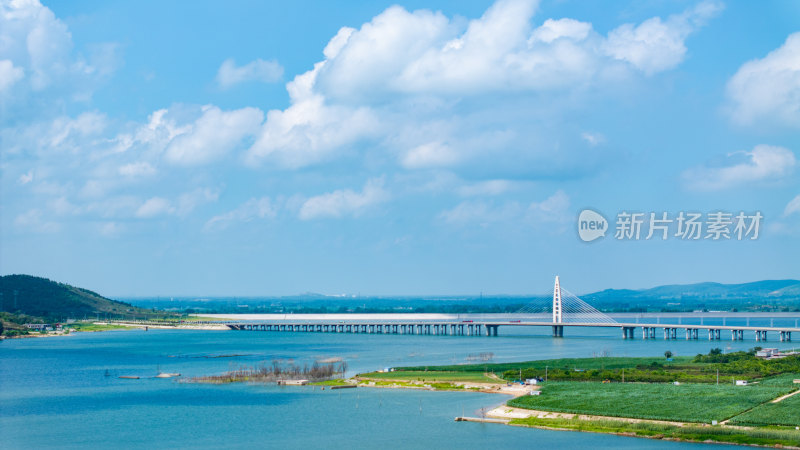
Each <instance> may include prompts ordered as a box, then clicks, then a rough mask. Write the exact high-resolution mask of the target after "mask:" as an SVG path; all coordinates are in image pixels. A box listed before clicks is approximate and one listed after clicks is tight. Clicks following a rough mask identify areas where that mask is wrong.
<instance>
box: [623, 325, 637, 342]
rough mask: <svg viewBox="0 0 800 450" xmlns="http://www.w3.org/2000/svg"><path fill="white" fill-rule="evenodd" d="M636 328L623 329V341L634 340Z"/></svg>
mask: <svg viewBox="0 0 800 450" xmlns="http://www.w3.org/2000/svg"><path fill="white" fill-rule="evenodd" d="M634 330H635V328H634V327H622V339H633V331H634Z"/></svg>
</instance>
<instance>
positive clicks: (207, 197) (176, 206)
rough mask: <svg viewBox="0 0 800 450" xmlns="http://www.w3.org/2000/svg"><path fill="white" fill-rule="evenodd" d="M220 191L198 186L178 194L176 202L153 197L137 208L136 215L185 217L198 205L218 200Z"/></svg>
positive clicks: (141, 216)
mask: <svg viewBox="0 0 800 450" xmlns="http://www.w3.org/2000/svg"><path fill="white" fill-rule="evenodd" d="M218 198H219V191H218V190H213V189H209V188H197V189H195V190H193V191H190V192H185V193H183V194H181V195H180V196H178V199H177V200H176V201H175V202H170V201H169V200H167V199H165V198H163V197H151V198H149V199H147V200H146V201H145V202H144V203H142V204H141V205H140V206H139V207H138V208H137V209H136V213H135V215H136V217H139V218H151V217H156V216H164V215H177V216H179V217H183V216H186V215H188V214H189V213H191V212H192V211H194V209H195V208H197V207H198V206H200V205H202V204H205V203H211V202H215V201H217V199H218Z"/></svg>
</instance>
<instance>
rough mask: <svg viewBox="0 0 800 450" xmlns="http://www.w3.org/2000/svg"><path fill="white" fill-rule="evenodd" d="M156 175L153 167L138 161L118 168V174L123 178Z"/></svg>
mask: <svg viewBox="0 0 800 450" xmlns="http://www.w3.org/2000/svg"><path fill="white" fill-rule="evenodd" d="M155 173H156V169H155V167H153V166H152V165H150V163H149V162H146V161H139V162H133V163H130V164H125V165H123V166H120V168H119V174H120V175H122V176H124V177H146V176H150V175H153V174H155Z"/></svg>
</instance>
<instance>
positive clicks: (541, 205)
mask: <svg viewBox="0 0 800 450" xmlns="http://www.w3.org/2000/svg"><path fill="white" fill-rule="evenodd" d="M526 216H527V217H528V218H529V219H531V220H533V221H534V222H538V223H542V222H560V223H564V222H567V221H569V219H570V216H569V196H568V195H567V194H566V193H565V192H564V191H562V190H560V189H559V190H558V191H556V193H555V194H553V195H551V196H550V197H548V198H547V199H545V200H543V201H541V202H538V203H537V202H534V203H531V204H530V205H528V210H527V212H526Z"/></svg>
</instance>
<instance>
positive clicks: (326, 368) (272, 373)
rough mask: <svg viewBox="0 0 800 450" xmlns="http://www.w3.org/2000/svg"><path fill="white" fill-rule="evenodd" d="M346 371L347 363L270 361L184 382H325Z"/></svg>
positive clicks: (340, 375) (342, 374)
mask: <svg viewBox="0 0 800 450" xmlns="http://www.w3.org/2000/svg"><path fill="white" fill-rule="evenodd" d="M346 371H347V363H346V362H344V361H342V362H340V363H323V364H320V363H318V362H314V363H313V364H311V365H310V366H309V365H308V364H305V365H303V366H302V367H301V366H298V365H296V364H293V363H289V364H283V363H282V362H281V361H277V360H275V361H272V363H271V364H269V365H268V364H266V363H261V364H259V365H256V366H255V367H240V368H238V369H235V370H231V371H228V372H225V373H223V374H221V375H208V376H202V377H194V378H189V379H187V380H186V382H188V383H211V384H226V383H241V382H250V383H274V382H277V381H281V380H300V379H302V380H308V381H325V380H331V379H333V378H336V377H343V376H344V373H345V372H346Z"/></svg>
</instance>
